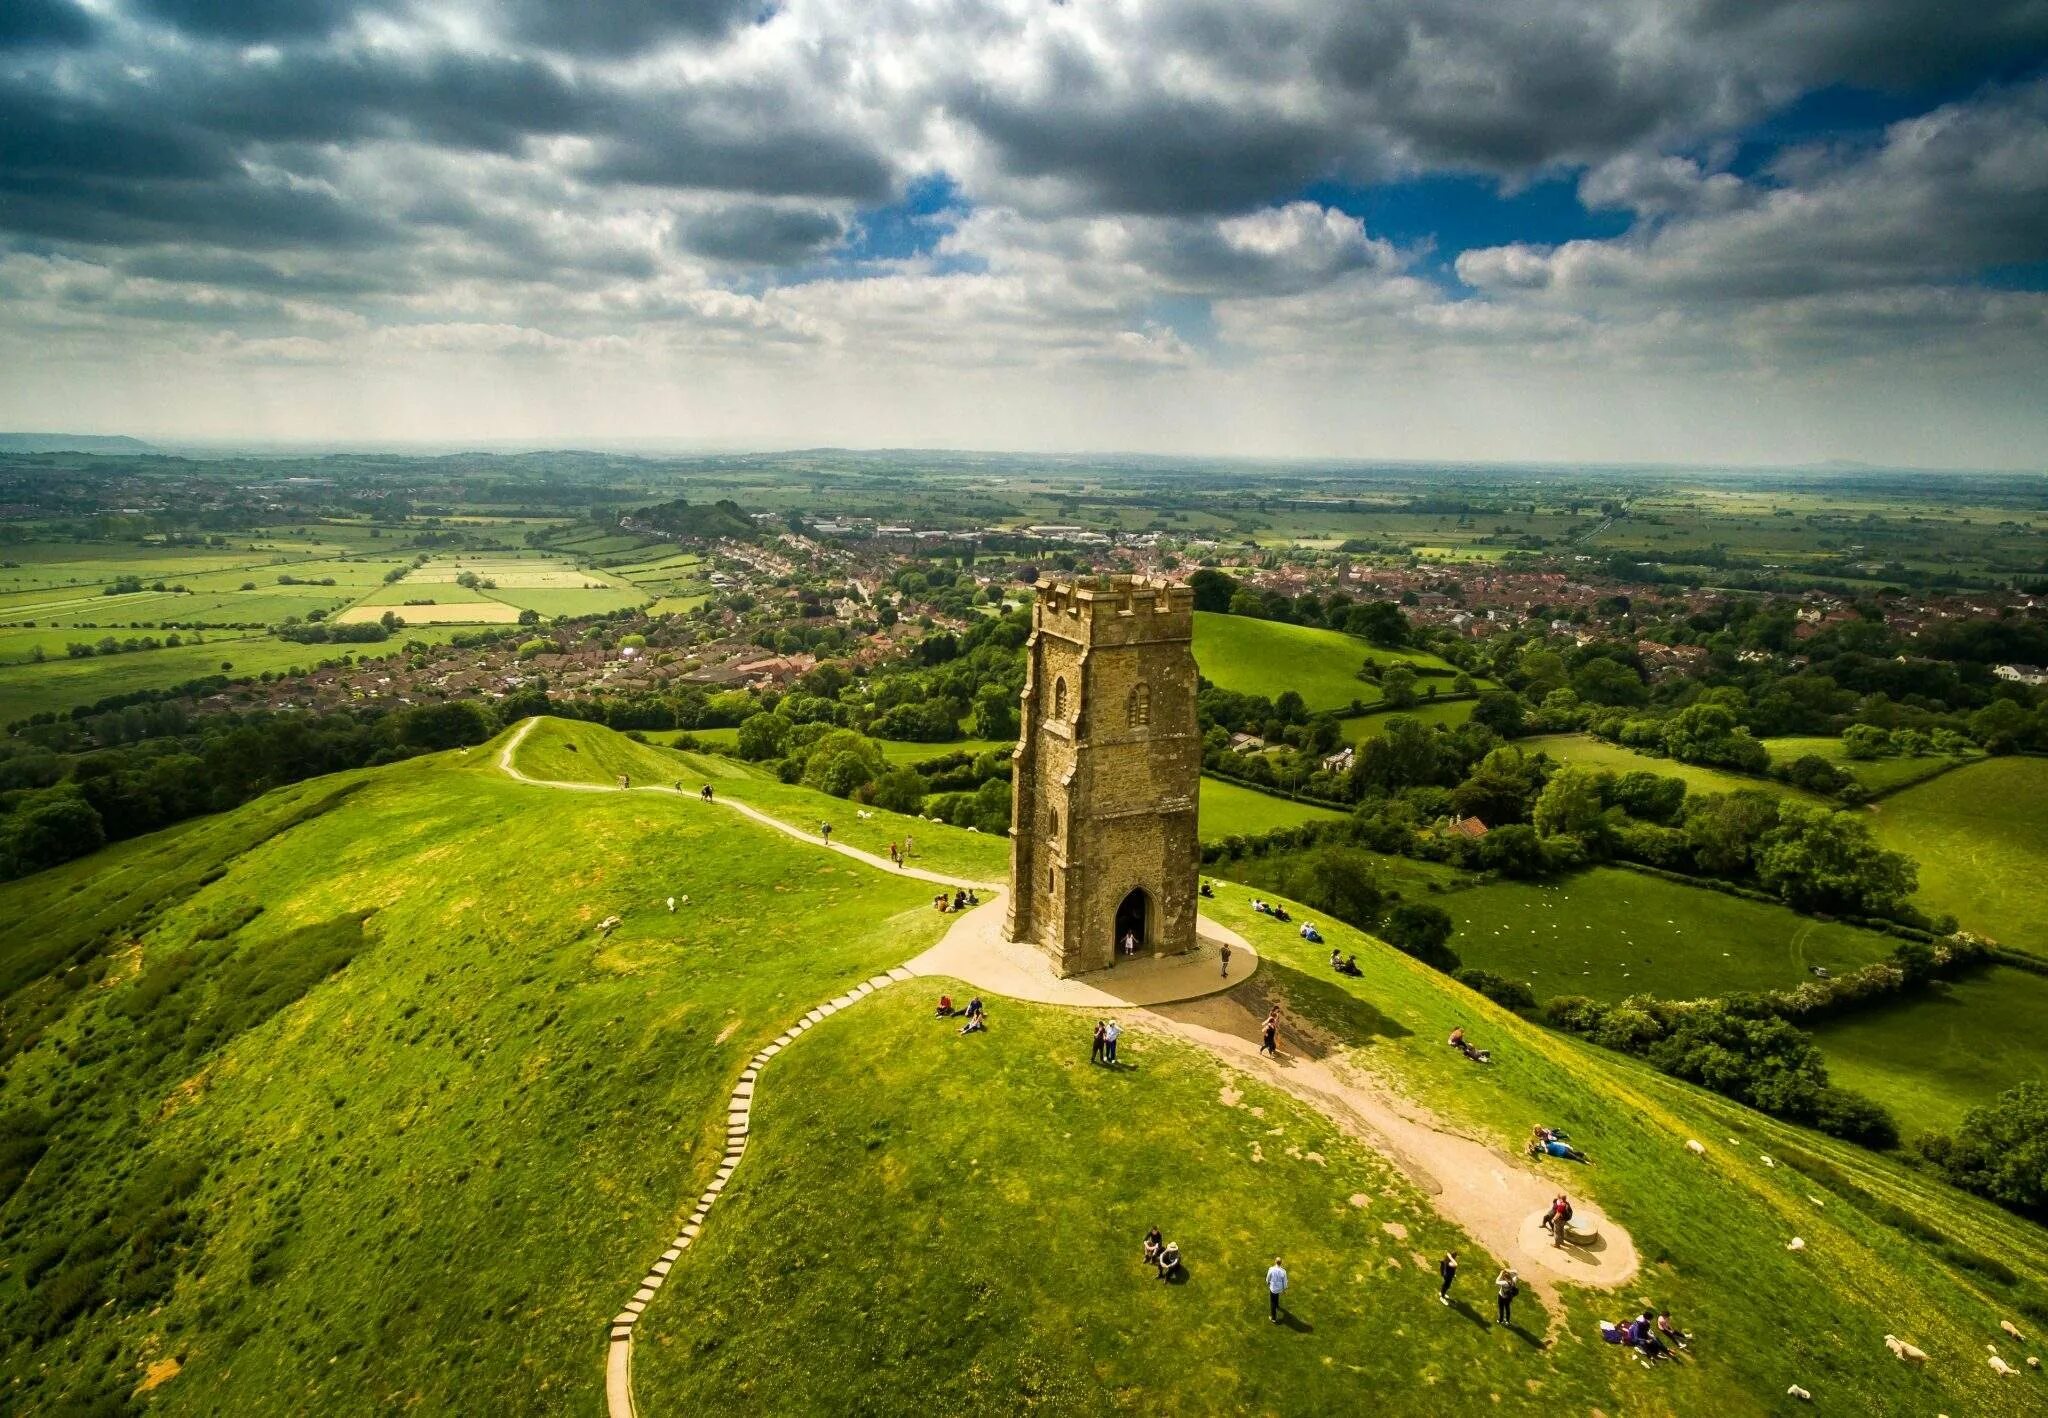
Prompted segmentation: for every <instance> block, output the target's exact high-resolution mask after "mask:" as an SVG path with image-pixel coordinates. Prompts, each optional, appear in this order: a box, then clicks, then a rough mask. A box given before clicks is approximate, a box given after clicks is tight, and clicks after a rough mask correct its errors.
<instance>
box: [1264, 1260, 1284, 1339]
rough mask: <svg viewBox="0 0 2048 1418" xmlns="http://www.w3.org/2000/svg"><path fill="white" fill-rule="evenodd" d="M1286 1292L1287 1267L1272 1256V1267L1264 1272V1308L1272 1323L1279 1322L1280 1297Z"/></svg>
mask: <svg viewBox="0 0 2048 1418" xmlns="http://www.w3.org/2000/svg"><path fill="white" fill-rule="evenodd" d="M1286 1293H1287V1268H1286V1267H1285V1266H1283V1265H1281V1264H1280V1257H1278V1256H1274V1257H1273V1268H1272V1269H1271V1270H1269V1271H1267V1272H1266V1310H1267V1313H1268V1315H1269V1316H1270V1317H1271V1318H1272V1321H1273V1323H1274V1324H1278V1323H1280V1297H1281V1296H1282V1295H1284V1294H1286Z"/></svg>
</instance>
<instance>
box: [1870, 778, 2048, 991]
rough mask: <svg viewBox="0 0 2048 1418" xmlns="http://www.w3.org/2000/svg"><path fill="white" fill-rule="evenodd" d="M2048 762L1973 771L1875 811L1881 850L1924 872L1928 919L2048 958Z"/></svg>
mask: <svg viewBox="0 0 2048 1418" xmlns="http://www.w3.org/2000/svg"><path fill="white" fill-rule="evenodd" d="M2044 805H2048V759H2042V758H1990V759H1985V760H1983V761H1982V762H1979V763H1971V764H1966V765H1964V766H1963V767H1961V768H1958V769H1956V770H1955V771H1954V772H1951V773H1945V774H1943V775H1942V776H1941V777H1939V778H1936V779H1934V780H1933V781H1931V782H1927V783H1922V784H1919V785H1918V786H1917V787H1912V788H1907V789H1905V790H1904V791H1902V792H1899V793H1895V794H1893V795H1892V796H1891V797H1888V798H1886V799H1885V800H1884V801H1883V802H1881V803H1878V804H1877V805H1876V808H1875V812H1874V816H1873V817H1872V820H1871V827H1872V828H1873V830H1875V832H1876V833H1877V838H1878V841H1880V842H1882V843H1883V844H1884V845H1885V846H1887V847H1890V848H1891V849H1892V850H1894V851H1899V852H1904V853H1905V854H1906V855H1907V856H1909V857H1911V858H1913V860H1914V861H1916V862H1918V863H1919V864H1920V892H1919V895H1918V896H1917V897H1916V898H1915V899H1916V900H1917V901H1918V902H1919V904H1920V905H1921V906H1922V907H1923V908H1924V909H1925V910H1927V911H1930V912H1933V913H1935V914H1943V913H1946V914H1950V915H1953V916H1954V917H1955V918H1956V919H1957V920H1958V921H1960V922H1961V923H1962V925H1963V927H1964V928H1965V929H1967V930H1974V931H1980V932H1982V933H1983V934H1985V935H1989V936H1991V937H1993V938H1995V939H1996V940H1998V941H1999V942H2000V943H2002V944H2004V945H2009V946H2012V947H2014V948H2015V949H2019V950H2027V951H2033V952H2035V953H2037V954H2048V890H2044V889H2043V883H2044V882H2048V809H2044Z"/></svg>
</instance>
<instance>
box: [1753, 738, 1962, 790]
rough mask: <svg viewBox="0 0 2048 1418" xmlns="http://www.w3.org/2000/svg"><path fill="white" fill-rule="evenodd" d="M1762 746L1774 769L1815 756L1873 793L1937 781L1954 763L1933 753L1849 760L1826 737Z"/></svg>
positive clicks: (1836, 742) (1835, 741)
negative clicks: (1769, 756) (1846, 772)
mask: <svg viewBox="0 0 2048 1418" xmlns="http://www.w3.org/2000/svg"><path fill="white" fill-rule="evenodd" d="M1763 742H1764V747H1765V748H1767V749H1769V750H1770V752H1771V763H1772V765H1773V766H1776V765H1778V764H1783V763H1791V762H1793V761H1794V760H1796V759H1800V758H1804V757H1805V756H1806V755H1808V754H1816V755H1818V756H1819V757H1821V758H1825V759H1826V760H1827V761H1828V762H1829V763H1832V764H1833V765H1834V766H1835V767H1837V768H1843V769H1847V770H1848V771H1849V772H1850V773H1852V774H1854V775H1855V777H1856V781H1857V782H1859V783H1861V784H1862V785H1863V786H1864V787H1866V788H1868V789H1869V790H1870V791H1871V792H1873V793H1889V792H1891V791H1893V790H1894V789H1897V788H1903V787H1905V786H1906V785H1907V784H1909V783H1918V782H1920V781H1922V780H1923V779H1926V778H1933V777H1936V776H1938V775H1940V774H1943V773H1946V772H1948V770H1949V769H1951V768H1953V767H1955V766H1956V762H1957V760H1955V759H1953V758H1948V757H1945V756H1943V755H1941V754H1934V753H1923V754H1921V755H1920V757H1918V758H1905V757H1892V758H1851V757H1849V756H1848V755H1847V754H1846V753H1844V752H1843V751H1842V741H1841V739H1840V738H1835V737H1828V736H1817V737H1812V738H1782V739H1765V740H1764V741H1763Z"/></svg>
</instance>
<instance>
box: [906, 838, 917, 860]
mask: <svg viewBox="0 0 2048 1418" xmlns="http://www.w3.org/2000/svg"><path fill="white" fill-rule="evenodd" d="M915 840H916V839H915V838H913V837H912V836H911V835H910V834H909V833H908V832H906V833H904V834H903V860H905V861H909V860H910V844H911V843H912V842H913V841H915Z"/></svg>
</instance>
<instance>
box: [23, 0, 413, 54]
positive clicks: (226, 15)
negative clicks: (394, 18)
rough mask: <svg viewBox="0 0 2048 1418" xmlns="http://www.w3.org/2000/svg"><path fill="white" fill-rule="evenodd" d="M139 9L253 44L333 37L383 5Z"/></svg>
mask: <svg viewBox="0 0 2048 1418" xmlns="http://www.w3.org/2000/svg"><path fill="white" fill-rule="evenodd" d="M8 3H10V4H11V3H14V0H8ZM135 8H136V9H137V10H138V11H139V12H141V13H142V14H145V15H148V16H150V17H151V18H154V19H157V20H161V21H163V22H164V23H165V24H167V25H171V26H174V27H175V28H177V29H180V30H183V31H185V32H186V33H188V34H193V35H199V36H204V37H206V38H209V39H225V40H234V41H237V42H239V43H244V44H254V43H257V42H259V41H262V40H279V39H305V38H309V37H317V36H320V35H324V34H329V33H332V32H333V31H334V30H337V29H339V28H341V26H342V25H343V24H345V23H346V22H348V21H349V20H350V19H352V18H354V17H355V16H356V15H357V14H358V13H361V12H363V11H367V10H372V9H378V8H383V7H381V6H378V5H374V4H367V3H365V2H364V0H136V4H135Z"/></svg>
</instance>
